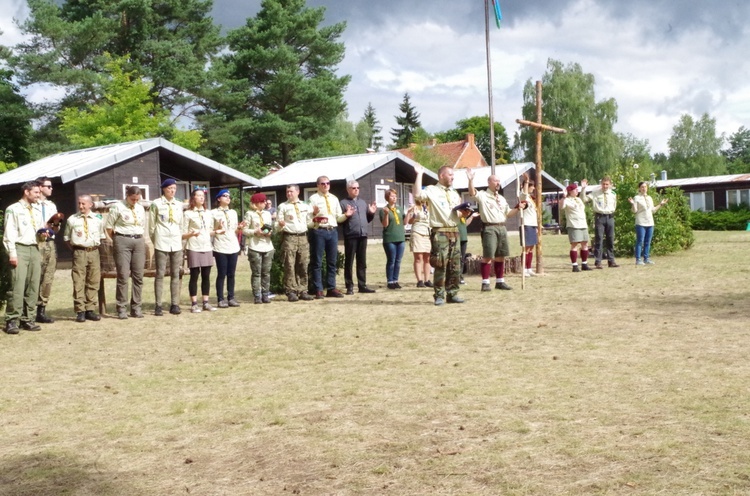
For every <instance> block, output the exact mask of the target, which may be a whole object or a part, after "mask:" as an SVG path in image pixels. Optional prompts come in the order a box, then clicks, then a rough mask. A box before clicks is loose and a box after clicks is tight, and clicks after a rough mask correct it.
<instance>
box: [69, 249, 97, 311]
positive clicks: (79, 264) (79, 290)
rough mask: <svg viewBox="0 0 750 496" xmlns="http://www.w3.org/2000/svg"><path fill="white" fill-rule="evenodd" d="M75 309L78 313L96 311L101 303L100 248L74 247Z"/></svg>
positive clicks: (72, 272)
mask: <svg viewBox="0 0 750 496" xmlns="http://www.w3.org/2000/svg"><path fill="white" fill-rule="evenodd" d="M70 275H71V277H72V278H73V309H74V310H75V312H76V313H79V312H86V311H92V312H94V311H96V310H97V308H96V307H97V304H98V303H99V284H100V283H101V264H100V262H99V248H98V247H94V248H73V268H72V270H71V271H70Z"/></svg>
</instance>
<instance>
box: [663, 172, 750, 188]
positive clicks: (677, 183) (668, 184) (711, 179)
mask: <svg viewBox="0 0 750 496" xmlns="http://www.w3.org/2000/svg"><path fill="white" fill-rule="evenodd" d="M743 181H750V174H727V175H724V176H703V177H686V178H683V179H667V180H666V181H662V180H659V181H656V187H657V188H672V187H678V188H679V187H681V186H700V185H704V184H705V185H709V184H727V183H735V182H743Z"/></svg>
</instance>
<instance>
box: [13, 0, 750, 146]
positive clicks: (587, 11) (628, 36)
mask: <svg viewBox="0 0 750 496" xmlns="http://www.w3.org/2000/svg"><path fill="white" fill-rule="evenodd" d="M500 1H501V7H502V10H503V17H504V20H503V23H502V28H501V29H497V28H496V27H494V26H492V27H491V34H490V36H491V52H492V79H493V94H494V101H495V104H494V107H495V108H494V110H495V119H496V120H497V121H499V122H501V123H502V124H503V125H504V126H505V127H506V129H508V131H509V134H511V135H512V133H513V132H515V131H516V130H517V125H516V124H515V119H517V118H520V117H521V103H522V88H523V85H524V84H525V82H526V81H527V80H529V79H531V80H532V81H536V80H537V79H541V77H542V75H543V74H544V71H545V68H546V64H547V60H548V59H550V58H553V59H555V60H559V61H561V62H563V63H565V64H568V63H573V62H575V63H578V64H580V65H581V67H582V68H583V70H584V72H587V73H591V74H593V75H594V76H595V78H596V88H595V90H596V97H597V100H602V99H606V98H615V100H616V101H617V103H618V106H619V122H618V123H617V125H616V130H617V131H619V132H624V133H632V134H633V135H635V136H637V137H639V138H642V139H648V140H649V142H650V144H651V149H652V152H667V150H668V147H667V140H668V138H669V136H670V134H671V132H672V127H673V126H674V125H675V124H676V123H677V121H678V119H679V117H680V116H681V115H682V114H685V113H688V114H692V115H694V116H696V117H698V116H700V115H701V114H703V113H704V112H708V113H709V115H711V117H713V118H715V119H716V124H717V129H718V131H719V132H720V133H721V132H723V133H726V135H727V136H728V135H729V134H731V133H734V132H736V131H737V129H738V128H739V127H740V126H742V125H744V126H746V127H750V27H749V26H750V24H749V23H748V21H750V2H748V1H747V0H713V1H710V2H707V1H705V0H679V1H674V0H670V1H667V0H629V1H623V0H534V1H529V0H500ZM308 5H309V6H311V7H325V8H326V22H327V23H328V22H339V21H346V22H347V29H346V31H345V33H344V36H343V41H344V42H345V44H346V58H345V60H344V61H343V63H342V64H341V65H340V67H339V73H340V74H349V75H351V76H352V82H351V84H350V85H349V88H348V90H347V92H346V95H345V97H346V101H347V103H348V107H349V118H350V120H352V121H356V120H359V119H360V118H361V116H362V114H363V112H364V109H365V107H366V106H367V103H368V102H372V104H373V106H374V107H375V110H376V112H377V116H378V118H379V120H380V122H381V125H382V126H383V135H384V138H385V140H386V142H388V141H390V133H389V131H390V129H391V128H393V127H394V126H395V120H394V116H395V115H396V114H398V113H399V111H398V105H399V103H400V102H401V100H402V97H403V94H404V93H405V92H408V93H409V94H410V95H411V100H412V103H413V104H414V105H415V107H416V108H417V111H418V112H419V113H420V114H421V120H422V124H423V126H424V127H425V128H426V129H427V131H429V132H436V131H443V130H446V129H449V128H451V127H453V125H454V124H455V122H456V121H457V120H459V119H462V118H465V117H470V116H474V115H483V114H486V113H487V112H488V101H487V72H486V58H485V57H486V55H485V36H484V26H485V24H484V0H429V1H427V0H308ZM0 7H3V8H0V30H2V31H3V32H4V35H3V37H2V44H6V45H11V44H13V42H14V40H17V39H18V36H19V34H18V31H17V29H16V28H15V27H14V26H13V23H12V20H11V18H12V17H16V18H23V17H24V15H25V10H26V9H25V1H23V0H0ZM259 8H260V0H214V11H213V15H214V19H215V20H216V22H217V23H218V24H220V25H222V26H223V27H224V28H226V29H231V28H233V27H236V26H238V25H239V24H241V23H243V22H244V19H246V18H247V17H252V16H254V15H255V14H256V13H257V11H258V10H259ZM550 124H553V125H554V123H550Z"/></svg>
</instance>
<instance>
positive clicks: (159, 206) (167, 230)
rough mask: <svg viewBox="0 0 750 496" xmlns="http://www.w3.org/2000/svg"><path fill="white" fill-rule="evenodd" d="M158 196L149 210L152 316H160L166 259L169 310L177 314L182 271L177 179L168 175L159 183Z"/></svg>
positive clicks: (180, 206)
mask: <svg viewBox="0 0 750 496" xmlns="http://www.w3.org/2000/svg"><path fill="white" fill-rule="evenodd" d="M161 191H162V196H161V197H159V198H157V199H156V200H154V201H153V202H151V208H150V209H149V215H150V219H149V220H150V222H149V225H148V231H149V237H150V238H151V242H152V243H153V244H154V262H155V265H156V275H155V276H154V299H155V300H156V301H155V302H156V306H155V307H154V315H155V316H157V317H161V316H162V315H164V310H163V309H162V293H163V291H164V276H165V274H166V272H167V262H169V292H170V306H169V313H171V314H172V315H179V314H180V313H181V310H180V282H181V281H180V272H181V271H182V214H183V208H182V202H181V201H179V200H178V199H177V198H175V194H177V181H175V180H174V179H172V178H169V179H165V180H164V182H162V183H161Z"/></svg>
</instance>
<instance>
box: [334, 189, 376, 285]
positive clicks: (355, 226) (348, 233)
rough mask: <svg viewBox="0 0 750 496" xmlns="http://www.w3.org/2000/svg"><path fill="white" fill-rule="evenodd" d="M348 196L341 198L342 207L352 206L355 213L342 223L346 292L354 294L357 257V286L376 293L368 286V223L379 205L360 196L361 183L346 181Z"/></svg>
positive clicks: (346, 208) (344, 208) (345, 208)
mask: <svg viewBox="0 0 750 496" xmlns="http://www.w3.org/2000/svg"><path fill="white" fill-rule="evenodd" d="M346 191H347V194H348V195H349V196H348V198H345V199H343V200H341V208H342V209H343V210H348V209H349V208H351V209H352V210H354V213H353V214H352V215H351V216H349V217H347V218H346V220H345V221H344V222H343V223H342V224H341V225H342V227H343V228H344V261H345V263H344V282H345V283H346V294H347V295H353V294H354V277H353V274H352V268H353V267H354V259H355V258H356V259H357V288H358V290H359V292H360V293H374V292H375V290H374V289H370V288H368V287H367V224H369V223H370V222H372V219H374V218H375V212H376V211H377V209H378V207H377V205H376V204H375V202H372V203H371V204H369V205H368V204H367V203H365V201H364V200H363V199H361V198H360V197H359V183H358V182H357V181H354V180H352V181H349V182H347V183H346Z"/></svg>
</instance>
